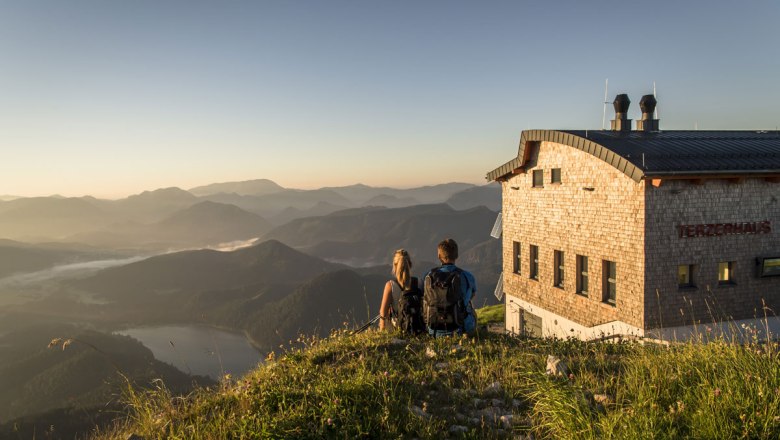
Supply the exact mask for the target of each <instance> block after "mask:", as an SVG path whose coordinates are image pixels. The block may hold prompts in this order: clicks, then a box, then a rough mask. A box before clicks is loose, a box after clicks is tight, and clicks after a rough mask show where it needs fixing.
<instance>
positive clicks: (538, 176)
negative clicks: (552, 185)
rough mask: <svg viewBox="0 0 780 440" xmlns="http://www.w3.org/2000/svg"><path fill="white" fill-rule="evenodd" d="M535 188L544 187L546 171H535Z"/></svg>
mask: <svg viewBox="0 0 780 440" xmlns="http://www.w3.org/2000/svg"><path fill="white" fill-rule="evenodd" d="M533 186H534V188H541V187H543V186H544V170H534V185H533Z"/></svg>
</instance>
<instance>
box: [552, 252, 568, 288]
mask: <svg viewBox="0 0 780 440" xmlns="http://www.w3.org/2000/svg"><path fill="white" fill-rule="evenodd" d="M565 269H566V254H565V253H564V252H563V251H559V250H554V251H553V287H557V288H559V289H563V288H564V283H565V282H566V271H565Z"/></svg>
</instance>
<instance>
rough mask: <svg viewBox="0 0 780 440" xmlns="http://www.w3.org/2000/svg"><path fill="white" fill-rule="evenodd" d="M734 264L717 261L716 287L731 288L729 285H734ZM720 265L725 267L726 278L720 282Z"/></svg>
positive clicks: (732, 262)
mask: <svg viewBox="0 0 780 440" xmlns="http://www.w3.org/2000/svg"><path fill="white" fill-rule="evenodd" d="M734 263H735V262H734V261H719V262H718V285H719V286H731V285H734V284H736V283H735V282H734V265H735V264H734ZM722 264H725V265H726V277H727V278H726V279H725V280H721V277H720V276H721V271H720V268H721V265H722Z"/></svg>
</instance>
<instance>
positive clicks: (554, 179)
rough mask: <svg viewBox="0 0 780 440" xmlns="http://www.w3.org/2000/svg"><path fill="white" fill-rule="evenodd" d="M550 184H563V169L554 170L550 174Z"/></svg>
mask: <svg viewBox="0 0 780 440" xmlns="http://www.w3.org/2000/svg"><path fill="white" fill-rule="evenodd" d="M550 183H561V169H560V168H553V169H552V173H550Z"/></svg>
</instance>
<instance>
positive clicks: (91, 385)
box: [0, 324, 212, 438]
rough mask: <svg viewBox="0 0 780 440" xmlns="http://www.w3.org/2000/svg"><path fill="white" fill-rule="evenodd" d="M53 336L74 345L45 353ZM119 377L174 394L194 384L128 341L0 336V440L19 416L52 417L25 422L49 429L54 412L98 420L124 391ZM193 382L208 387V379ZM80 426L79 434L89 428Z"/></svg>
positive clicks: (85, 335)
mask: <svg viewBox="0 0 780 440" xmlns="http://www.w3.org/2000/svg"><path fill="white" fill-rule="evenodd" d="M57 336H59V337H62V338H65V339H70V338H72V342H69V343H68V344H67V346H66V347H65V348H63V347H62V346H61V345H58V346H56V347H52V348H47V345H48V344H49V342H50V341H51V340H52V338H54V337H57ZM123 375H124V377H125V378H126V379H127V380H131V381H134V382H135V383H136V384H137V385H138V386H140V387H152V386H153V383H152V382H153V381H154V380H155V379H157V378H162V380H163V381H165V383H166V384H169V385H170V387H171V389H173V390H174V391H175V392H186V391H188V390H190V389H191V388H192V384H193V380H194V379H193V378H192V377H190V376H188V375H186V374H184V373H182V372H181V371H179V370H177V369H175V368H174V367H172V366H171V365H168V364H165V363H162V362H160V361H158V360H156V359H155V358H154V356H153V355H152V352H151V351H150V350H149V349H147V348H146V347H144V346H143V345H141V343H140V342H138V341H136V340H134V339H131V338H129V337H127V336H121V335H114V334H107V333H101V332H97V331H91V330H84V329H81V328H77V327H74V326H71V325H66V324H50V325H38V326H33V327H29V328H25V329H24V331H17V332H12V333H8V334H5V335H3V336H1V337H0V402H3V405H0V438H4V437H3V433H4V431H5V428H8V426H3V425H4V424H6V422H8V421H9V420H11V419H14V418H17V417H22V416H29V415H32V414H39V413H43V412H52V413H51V414H49V415H47V416H46V417H29V419H30V420H31V422H30V423H34V422H33V421H32V419H35V421H36V422H47V421H48V422H49V424H51V423H52V420H53V419H52V418H57V417H58V416H57V415H56V414H57V411H66V412H67V411H72V410H74V409H76V410H79V411H81V412H83V413H89V414H95V415H96V414H97V412H98V411H97V409H99V408H100V407H105V406H111V407H112V408H113V409H117V408H119V407H120V403H119V402H117V399H116V397H117V392H118V390H120V389H122V388H125V387H126V381H125V379H123V377H122V376H123ZM197 380H199V381H200V383H205V384H209V383H212V382H211V380H209V379H207V378H198V379H197ZM84 422H85V421H84V420H82V421H81V429H82V430H85V426H86V427H88V426H90V425H89V424H85V423H84ZM22 424H25V423H22ZM27 424H29V423H27ZM44 427H45V428H48V425H46V424H45V423H44ZM58 428H59V427H58ZM28 438H29V437H28Z"/></svg>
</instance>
